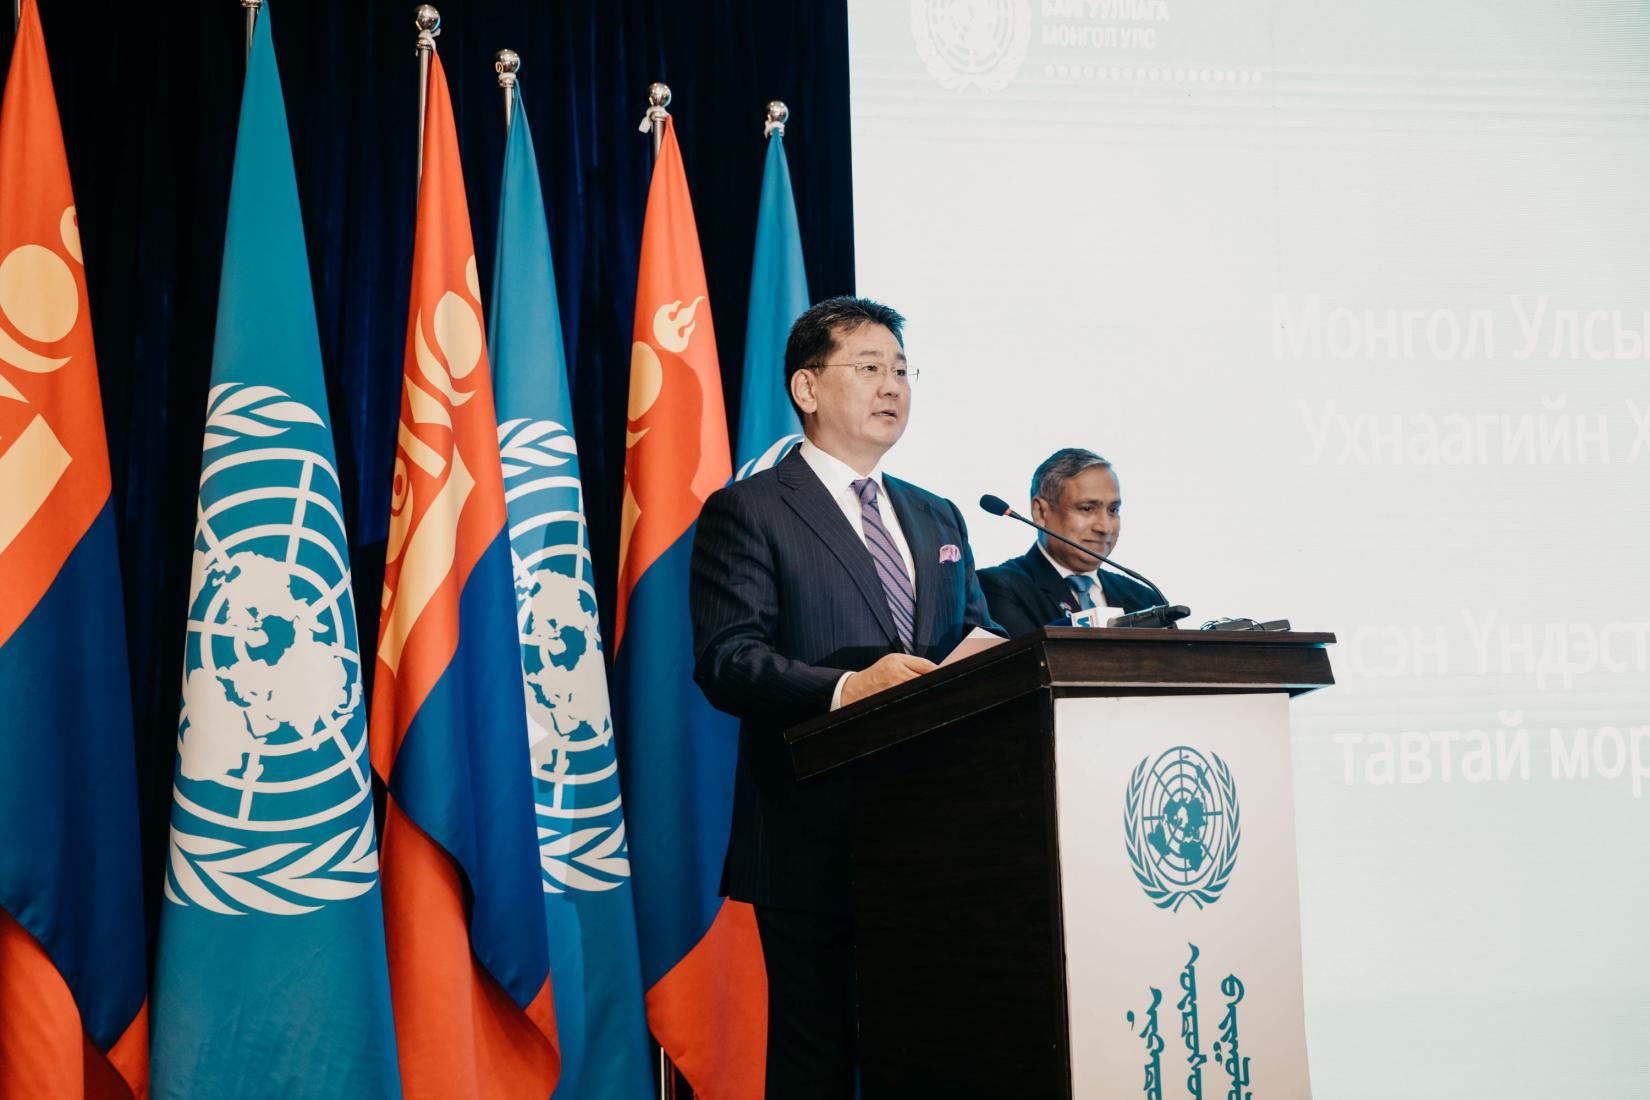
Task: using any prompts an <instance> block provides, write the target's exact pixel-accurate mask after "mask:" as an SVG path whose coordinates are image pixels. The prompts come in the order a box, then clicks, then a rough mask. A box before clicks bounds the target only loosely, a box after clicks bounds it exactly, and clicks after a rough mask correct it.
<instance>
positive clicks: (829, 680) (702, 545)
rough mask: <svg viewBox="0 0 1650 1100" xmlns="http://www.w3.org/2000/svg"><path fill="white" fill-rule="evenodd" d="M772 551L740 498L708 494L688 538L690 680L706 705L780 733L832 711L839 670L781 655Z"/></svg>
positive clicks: (755, 519)
mask: <svg viewBox="0 0 1650 1100" xmlns="http://www.w3.org/2000/svg"><path fill="white" fill-rule="evenodd" d="M774 573H775V561H774V555H773V549H772V546H771V544H770V542H769V540H768V538H767V536H766V534H765V532H764V530H763V525H762V523H761V522H760V519H759V517H757V516H756V515H755V514H754V513H753V512H752V510H751V509H750V507H749V505H748V502H747V501H746V500H744V499H743V495H742V494H739V493H734V492H729V491H728V490H726V489H723V490H721V491H719V492H716V493H714V494H712V495H711V498H710V499H709V500H707V501H706V502H705V507H704V510H703V511H702V512H701V513H700V515H699V526H698V530H697V531H696V532H695V533H694V538H693V558H692V565H691V567H690V576H691V581H690V586H691V587H690V599H689V604H690V606H691V608H692V615H693V650H694V665H693V679H694V682H695V683H697V684H698V685H699V687H700V689H701V690H702V691H703V692H704V693H705V698H707V699H709V700H710V702H711V705H712V706H714V707H716V708H717V709H718V710H722V711H726V712H727V713H729V714H732V715H734V716H736V717H738V718H741V719H749V720H756V721H760V722H763V723H767V724H772V725H776V726H780V727H784V726H788V725H793V724H795V723H797V722H801V721H804V720H806V719H808V718H812V717H814V716H816V715H819V714H824V713H825V712H826V711H828V710H829V709H830V707H831V695H832V693H833V691H834V690H835V689H836V682H837V680H838V679H840V678H841V676H842V671H843V670H841V669H832V668H821V667H818V666H816V665H810V664H805V663H803V662H802V661H796V660H792V659H791V658H789V657H785V656H783V655H782V654H781V653H780V652H779V651H778V650H777V649H776V648H775V639H776V638H777V637H778V629H779V622H778V619H779V600H778V585H777V583H776V581H775V576H774Z"/></svg>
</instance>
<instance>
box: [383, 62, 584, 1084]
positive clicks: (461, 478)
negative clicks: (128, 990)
mask: <svg viewBox="0 0 1650 1100" xmlns="http://www.w3.org/2000/svg"><path fill="white" fill-rule="evenodd" d="M485 333H486V328H485V326H484V325H483V323H482V308H481V287H480V283H479V281H478V279H477V275H476V259H475V248H474V246H473V244H472V242H471V239H470V215H469V210H468V207H467V205H466V202H465V196H464V178H463V172H462V169H461V167H460V165H459V159H458V136H457V133H456V131H455V129H454V126H453V110H452V102H451V99H450V98H449V95H448V91H447V80H446V76H445V75H444V74H443V72H442V68H441V59H440V57H439V56H432V58H431V62H430V76H429V92H428V97H427V99H426V109H425V114H424V163H423V172H422V178H421V180H420V183H419V192H418V224H417V229H416V234H415V237H414V241H413V274H412V295H411V301H410V303H409V307H408V318H407V352H406V367H405V372H404V378H403V388H402V394H401V418H400V426H399V428H398V434H397V444H396V452H395V474H394V476H395V481H394V485H393V487H392V490H391V501H390V506H391V514H390V527H389V543H388V547H387V549H386V551H385V565H384V594H383V601H382V619H381V621H380V623H379V631H378V662H377V681H376V683H375V684H374V685H373V698H372V722H371V741H372V764H373V768H374V769H375V770H376V771H377V772H378V774H379V775H380V776H381V777H382V778H383V780H384V782H385V783H386V784H387V786H388V788H389V796H388V799H387V803H386V807H385V813H384V841H383V852H382V871H381V874H382V880H383V889H384V922H385V929H386V932H387V937H386V938H387V941H388V947H389V961H390V991H391V994H392V997H393V999H394V1003H395V1030H396V1041H397V1045H398V1048H399V1050H400V1055H401V1080H402V1085H403V1088H404V1090H405V1095H407V1096H409V1097H432V1098H440V1100H453V1098H457V1097H487V1098H489V1100H491V1098H494V1097H524V1098H525V1097H531V1098H533V1100H543V1098H544V1097H546V1096H549V1095H550V1092H551V1090H552V1089H554V1088H555V1085H556V1078H557V1074H558V1071H559V1064H560V1062H559V1056H558V1053H557V1048H556V1025H555V1010H554V1006H553V1004H552V1000H551V993H550V963H549V949H548V946H547V944H546V942H545V936H546V933H545V924H544V901H543V890H542V887H541V886H540V872H539V848H538V842H537V838H536V821H535V817H534V812H533V783H532V761H531V758H530V756H529V753H528V741H527V719H526V714H525V712H524V709H523V707H522V679H521V677H522V672H521V655H520V647H519V643H518V641H517V631H516V598H515V591H514V585H513V583H512V581H511V568H510V539H509V533H508V531H507V530H506V524H505V503H504V484H503V473H502V470H501V467H500V464H499V451H498V435H497V433H498V421H497V418H496V416H495V414H494V407H493V387H492V380H491V375H490V372H489V371H488V366H487V341H486V335H485Z"/></svg>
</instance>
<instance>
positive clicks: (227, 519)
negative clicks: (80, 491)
mask: <svg viewBox="0 0 1650 1100" xmlns="http://www.w3.org/2000/svg"><path fill="white" fill-rule="evenodd" d="M325 431H326V429H325V425H324V422H323V421H322V420H321V418H320V417H319V416H318V415H316V413H315V411H314V410H313V409H311V408H309V407H308V406H306V405H304V404H302V403H300V402H297V401H293V400H291V399H290V398H289V397H288V396H287V395H286V394H285V393H282V392H281V391H280V390H277V389H275V388H273V387H270V386H248V385H240V384H235V383H230V384H226V385H221V386H218V387H215V388H214V389H213V391H212V394H211V397H210V400H209V407H208V416H207V423H206V435H205V439H204V443H203V450H204V455H205V457H204V461H203V469H202V471H201V479H200V507H199V510H198V512H197V518H196V526H195V552H194V567H193V570H192V572H191V575H190V586H189V587H190V596H189V628H188V641H187V643H186V647H185V654H184V685H183V708H182V713H181V715H180V716H179V720H178V770H177V777H176V780H175V783H174V787H173V815H172V833H171V843H170V852H169V855H170V859H169V863H168V868H167V876H166V897H167V899H168V900H170V901H172V902H174V903H176V904H178V905H198V906H200V907H202V908H204V909H208V910H211V911H213V912H217V913H225V914H240V913H250V912H261V913H271V914H279V915H287V916H290V915H296V914H300V913H308V912H313V911H314V910H316V909H318V908H320V907H321V906H322V905H325V904H327V903H328V902H335V901H341V900H345V899H348V898H353V897H357V896H359V895H361V894H364V893H366V892H367V891H368V890H370V889H372V887H373V884H374V883H375V882H376V881H377V871H378V853H377V848H376V844H375V840H374V835H373V827H372V778H371V774H370V766H369V764H368V761H367V756H366V747H367V738H366V723H365V721H364V720H363V717H362V715H361V659H360V643H359V639H358V638H357V635H356V624H355V611H354V606H353V603H352V597H351V592H350V573H349V558H348V554H347V546H348V544H347V542H346V540H345V537H344V522H343V515H342V513H341V510H340V508H339V500H340V495H339V490H338V475H337V473H336V471H334V469H333V467H332V465H331V463H330V462H329V461H328V460H327V458H326V457H325V456H324V455H323V454H322V453H321V451H319V450H317V449H316V446H315V444H316V443H318V442H320V440H318V439H317V438H316V437H317V436H320V437H321V439H324V438H325V434H324V433H325ZM306 436H307V437H308V439H307V440H306V438H305V437H306ZM306 442H308V443H309V444H310V445H308V446H306V445H305V443H306ZM328 449H329V450H330V448H328Z"/></svg>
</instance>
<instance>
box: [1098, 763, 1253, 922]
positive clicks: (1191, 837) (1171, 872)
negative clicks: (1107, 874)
mask: <svg viewBox="0 0 1650 1100" xmlns="http://www.w3.org/2000/svg"><path fill="white" fill-rule="evenodd" d="M1240 826H1241V822H1240V820H1239V816H1238V797H1237V785H1236V784H1235V783H1233V781H1232V771H1231V769H1230V768H1228V767H1227V766H1226V761H1224V760H1222V759H1221V758H1220V757H1218V756H1216V755H1215V754H1214V753H1209V754H1208V755H1207V756H1205V755H1204V754H1203V753H1200V752H1198V751H1197V750H1196V749H1193V748H1189V747H1187V746H1185V745H1180V746H1176V747H1175V748H1172V749H1170V750H1168V751H1167V752H1165V753H1163V754H1161V755H1160V756H1158V757H1157V759H1156V760H1153V759H1152V758H1151V757H1149V756H1148V757H1146V758H1145V759H1144V760H1141V761H1140V763H1139V765H1138V766H1136V767H1135V769H1134V772H1133V774H1132V775H1130V777H1129V787H1128V793H1127V795H1126V797H1125V799H1124V802H1123V835H1124V840H1125V843H1126V845H1127V848H1128V854H1129V866H1130V868H1131V869H1132V870H1133V871H1134V877H1135V880H1136V881H1138V882H1139V883H1140V888H1141V889H1142V890H1144V891H1145V892H1146V896H1147V897H1148V898H1150V899H1151V900H1152V903H1153V904H1154V905H1156V906H1157V907H1158V908H1159V909H1168V910H1171V911H1178V910H1179V909H1180V907H1181V905H1183V904H1184V903H1186V902H1187V901H1190V902H1191V903H1192V904H1194V905H1195V906H1197V907H1198V908H1199V909H1201V908H1203V907H1204V906H1207V905H1213V904H1214V903H1215V902H1216V901H1218V900H1220V893H1221V891H1222V890H1224V889H1226V884H1227V883H1228V882H1229V881H1230V880H1231V877H1232V868H1233V867H1234V866H1235V865H1236V863H1237V850H1238V840H1239V838H1240V837H1241V835H1242V834H1241V828H1240Z"/></svg>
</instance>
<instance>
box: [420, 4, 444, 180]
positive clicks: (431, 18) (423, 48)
mask: <svg viewBox="0 0 1650 1100" xmlns="http://www.w3.org/2000/svg"><path fill="white" fill-rule="evenodd" d="M413 24H414V25H415V26H416V27H417V28H418V47H417V49H418V175H419V177H420V178H422V177H423V175H424V101H425V99H426V98H427V97H428V96H429V92H430V58H431V57H432V56H434V54H435V36H436V35H438V34H440V33H441V13H440V12H438V11H436V10H435V5H434V4H420V5H418V10H417V11H415V12H413Z"/></svg>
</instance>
